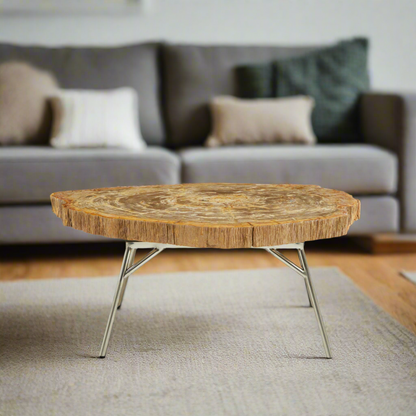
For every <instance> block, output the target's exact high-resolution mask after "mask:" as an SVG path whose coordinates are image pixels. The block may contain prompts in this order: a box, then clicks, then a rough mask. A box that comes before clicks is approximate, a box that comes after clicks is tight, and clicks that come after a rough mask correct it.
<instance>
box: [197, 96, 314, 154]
mask: <svg viewBox="0 0 416 416" xmlns="http://www.w3.org/2000/svg"><path fill="white" fill-rule="evenodd" d="M314 105H315V102H314V100H313V98H311V97H307V96H295V97H288V98H273V99H256V100H244V99H239V98H235V97H228V96H222V97H216V98H214V99H213V100H212V102H211V104H210V107H211V114H212V124H213V125H212V132H211V135H210V136H209V137H208V139H207V141H206V142H205V145H206V146H208V147H216V146H224V145H233V144H260V143H304V144H314V143H316V137H315V135H314V133H313V130H312V124H311V114H312V110H313V107H314Z"/></svg>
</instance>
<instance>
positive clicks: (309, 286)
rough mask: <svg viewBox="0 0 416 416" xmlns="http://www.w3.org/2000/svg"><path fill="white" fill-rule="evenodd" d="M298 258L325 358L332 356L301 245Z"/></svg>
mask: <svg viewBox="0 0 416 416" xmlns="http://www.w3.org/2000/svg"><path fill="white" fill-rule="evenodd" d="M298 254H299V259H300V263H301V266H302V268H303V270H304V271H305V283H306V289H307V291H308V296H309V300H310V301H311V303H312V308H313V310H314V311H315V315H316V320H317V321H318V326H319V330H320V331H321V336H322V341H323V344H324V348H325V353H326V358H332V356H331V350H330V348H329V342H328V336H327V334H326V330H325V325H324V321H323V319H322V316H321V312H320V310H319V305H318V301H317V299H316V296H315V290H314V288H313V285H312V280H311V274H310V272H309V267H308V263H307V262H306V255H305V249H304V248H303V247H302V248H300V249H298Z"/></svg>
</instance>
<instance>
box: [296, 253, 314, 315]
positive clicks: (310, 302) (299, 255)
mask: <svg viewBox="0 0 416 416" xmlns="http://www.w3.org/2000/svg"><path fill="white" fill-rule="evenodd" d="M297 252H298V257H299V262H300V264H301V265H302V264H303V263H302V257H301V254H300V253H301V250H299V249H298V250H297ZM302 268H303V269H304V267H303V266H302ZM303 277H304V279H303V281H304V282H305V288H306V293H307V294H308V300H309V307H310V308H312V301H311V295H310V294H309V287H308V283H307V279H306V276H305V275H304V276H303Z"/></svg>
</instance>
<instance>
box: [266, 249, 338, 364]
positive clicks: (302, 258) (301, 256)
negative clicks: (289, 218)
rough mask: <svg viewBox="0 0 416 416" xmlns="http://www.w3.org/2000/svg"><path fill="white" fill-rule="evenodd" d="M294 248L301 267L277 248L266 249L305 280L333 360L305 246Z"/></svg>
mask: <svg viewBox="0 0 416 416" xmlns="http://www.w3.org/2000/svg"><path fill="white" fill-rule="evenodd" d="M293 248H296V250H297V251H298V256H299V261H300V265H301V267H299V266H297V265H296V264H295V263H293V262H292V261H290V260H289V259H288V258H286V257H285V256H284V255H283V254H281V253H279V251H277V250H276V249H275V248H270V247H265V250H266V251H268V252H269V253H270V254H272V255H273V256H275V257H277V258H278V259H279V260H280V261H282V262H283V263H284V264H286V266H288V267H290V268H291V269H292V270H294V271H295V272H296V273H298V274H300V275H301V276H302V277H303V278H304V279H305V286H306V292H307V294H308V298H309V302H310V305H311V306H312V308H313V310H314V312H315V316H316V320H317V321H318V325H319V330H320V331H321V336H322V341H323V344H324V348H325V355H326V358H332V357H331V351H330V349H329V342H328V336H327V334H326V331H325V326H324V322H323V319H322V316H321V312H320V310H319V305H318V300H317V299H316V296H315V290H314V288H313V285H312V280H311V275H310V272H309V267H308V264H307V262H306V256H305V249H304V247H303V244H298V245H296V246H295V247H293Z"/></svg>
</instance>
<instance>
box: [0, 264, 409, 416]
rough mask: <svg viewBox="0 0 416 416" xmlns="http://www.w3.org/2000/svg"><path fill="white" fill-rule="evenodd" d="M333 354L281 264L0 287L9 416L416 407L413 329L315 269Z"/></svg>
mask: <svg viewBox="0 0 416 416" xmlns="http://www.w3.org/2000/svg"><path fill="white" fill-rule="evenodd" d="M312 275H313V278H314V282H315V286H316V291H317V294H318V298H319V301H320V303H321V308H322V312H323V316H324V318H325V322H326V325H327V329H328V334H329V339H330V342H331V345H332V352H333V356H334V358H333V359H332V360H328V359H325V358H322V357H323V354H324V350H323V346H322V342H321V337H320V334H319V330H318V327H317V324H316V321H315V316H314V313H313V310H312V309H310V308H308V307H307V306H306V305H307V304H308V302H307V295H306V293H305V287H304V283H303V281H302V279H301V278H300V277H299V276H298V275H296V274H295V273H294V272H293V271H291V270H289V269H284V268H277V269H262V270H247V271H242V270H238V271H223V272H207V273H190V272H188V273H175V274H152V275H138V276H133V277H132V278H131V279H130V282H129V286H128V289H127V293H126V298H125V301H124V304H123V308H122V309H121V310H120V311H119V312H118V314H117V317H116V322H115V325H114V331H113V337H112V339H111V341H110V347H109V350H108V355H107V358H106V359H98V358H96V357H97V354H98V350H99V345H100V342H101V338H102V335H103V331H104V327H105V324H106V320H107V316H108V313H109V309H110V305H111V302H112V297H113V291H114V289H115V284H116V279H115V278H94V279H60V280H43V281H20V282H16V283H2V284H0V317H1V319H0V414H1V415H7V416H13V415H19V416H20V415H25V416H28V415H36V416H39V415H42V416H45V415H83V416H86V415H100V416H106V415H111V416H113V415H124V416H129V415H135V416H137V415H139V416H141V415H143V416H153V415H154V416H156V415H157V416H170V415H175V416H186V415H192V416H222V415H227V416H234V415H235V416H244V415H247V416H248V415H250V416H253V415H261V416H268V415H308V416H314V415H316V416H318V415H319V416H325V415H331V416H338V415H339V416H344V415H355V416H356V415H366V416H368V415H377V416H380V415H389V416H391V415H415V414H416V400H415V389H416V338H415V336H413V335H412V334H411V333H410V332H408V331H407V330H406V329H405V328H403V327H402V326H401V325H399V324H398V323H397V322H396V321H394V320H393V319H392V318H391V317H390V316H388V315H387V314H386V313H384V312H383V311H382V310H380V309H379V308H378V307H376V306H375V305H374V304H373V302H372V301H371V300H370V299H369V298H367V297H366V296H365V295H364V294H363V293H361V292H360V290H359V289H358V288H357V287H356V286H354V284H353V283H352V282H351V281H350V280H349V279H348V278H347V277H346V276H344V275H342V274H341V273H340V272H339V271H338V270H337V269H333V268H319V269H313V270H312Z"/></svg>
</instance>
